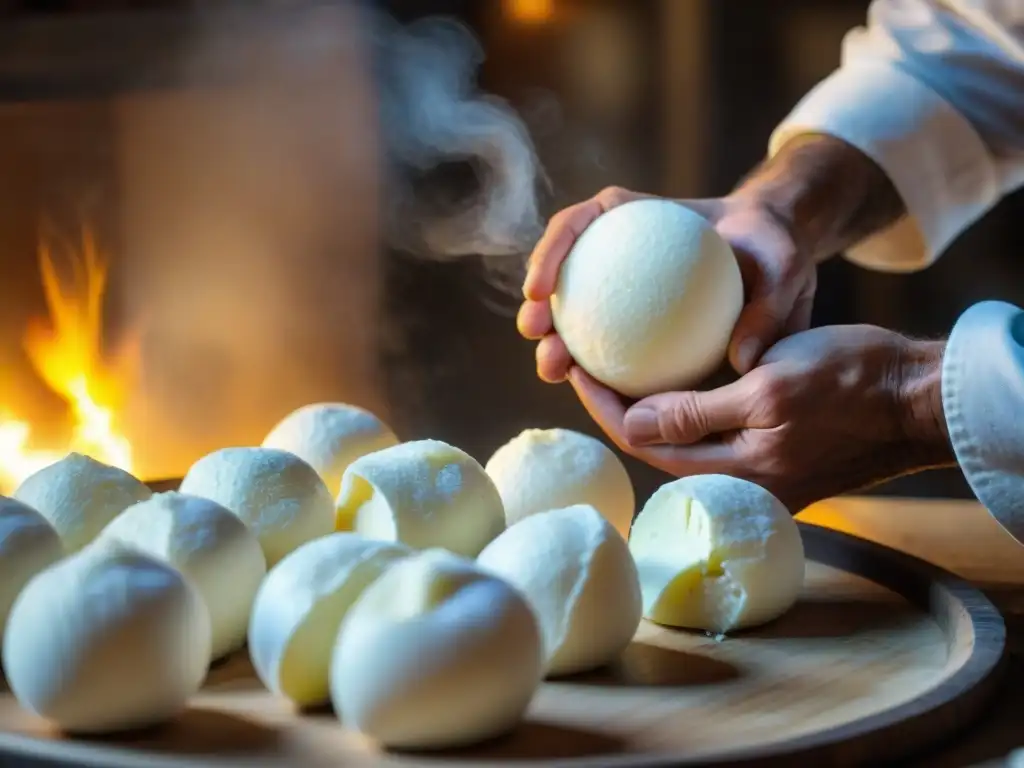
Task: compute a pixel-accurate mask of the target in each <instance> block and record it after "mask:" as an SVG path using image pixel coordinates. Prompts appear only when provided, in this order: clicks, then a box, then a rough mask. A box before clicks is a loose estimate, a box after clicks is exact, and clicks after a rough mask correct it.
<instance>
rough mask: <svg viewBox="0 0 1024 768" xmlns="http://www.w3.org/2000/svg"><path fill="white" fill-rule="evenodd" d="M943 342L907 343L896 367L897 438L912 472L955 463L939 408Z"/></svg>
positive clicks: (943, 413)
mask: <svg viewBox="0 0 1024 768" xmlns="http://www.w3.org/2000/svg"><path fill="white" fill-rule="evenodd" d="M945 350H946V342H944V341H915V340H910V339H908V340H907V341H906V343H905V345H904V347H903V349H901V350H900V352H899V359H898V363H897V407H898V412H899V415H900V422H901V424H900V434H901V438H902V440H903V442H904V443H905V445H906V447H907V448H908V449H909V451H910V456H912V457H914V461H915V463H916V464H917V466H916V467H915V468H917V469H926V468H930V467H940V466H949V465H951V464H954V463H955V462H956V459H955V455H954V453H953V447H952V444H951V443H950V440H949V428H948V426H947V424H946V416H945V411H944V410H943V406H942V358H943V355H944V354H945Z"/></svg>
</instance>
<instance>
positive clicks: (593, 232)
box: [551, 200, 743, 398]
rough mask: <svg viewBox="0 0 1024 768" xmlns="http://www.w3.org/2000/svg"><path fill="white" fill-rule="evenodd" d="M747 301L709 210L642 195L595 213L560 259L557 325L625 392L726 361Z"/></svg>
mask: <svg viewBox="0 0 1024 768" xmlns="http://www.w3.org/2000/svg"><path fill="white" fill-rule="evenodd" d="M742 308H743V280H742V278H741V276H740V270H739V266H738V264H737V263H736V257H735V255H734V254H733V252H732V249H731V248H730V247H729V244H728V243H726V242H725V240H723V239H722V238H721V237H720V236H719V235H718V233H717V232H716V231H715V229H714V227H712V226H711V224H710V223H708V221H707V220H705V219H704V218H703V217H701V216H699V215H697V214H696V213H694V212H693V211H691V210H689V209H688V208H685V207H683V206H682V205H680V204H679V203H676V202H674V201H671V200H637V201H634V202H631V203H626V204H625V205H621V206H619V207H617V208H613V209H612V210H610V211H608V212H607V213H605V214H603V215H602V216H600V217H599V218H598V219H597V220H595V221H594V222H593V223H592V224H591V225H590V226H589V227H587V229H586V230H584V232H583V234H582V235H581V236H580V237H579V239H578V240H577V241H576V243H575V245H574V246H573V248H572V250H571V251H570V252H569V255H568V257H567V258H566V260H565V262H564V263H563V264H562V267H561V271H560V273H559V278H558V284H557V286H556V289H555V293H554V295H553V296H552V297H551V310H552V318H553V321H554V327H555V329H556V330H557V331H558V335H559V336H561V338H562V340H563V341H564V342H565V345H566V347H567V348H568V350H569V353H570V354H571V355H572V357H573V359H574V360H575V361H576V362H577V363H579V365H580V366H581V367H582V368H583V369H584V370H585V371H587V372H588V373H590V375H591V376H593V377H594V378H595V379H597V380H598V381H601V382H603V383H604V384H606V385H607V386H609V387H611V388H612V389H614V390H617V391H618V392H620V393H622V394H623V395H627V396H629V397H634V398H641V397H646V396H647V395H652V394H656V393H658V392H670V391H673V390H678V389H685V388H687V387H691V386H693V385H695V384H698V383H700V381H701V380H702V379H704V378H705V377H707V376H708V375H710V374H711V373H713V372H714V371H715V370H716V369H717V368H718V366H719V365H720V364H721V363H722V361H723V360H724V359H725V355H726V351H727V347H728V344H729V338H730V337H731V335H732V331H733V326H735V324H736V320H737V319H738V318H739V314H740V310H741V309H742Z"/></svg>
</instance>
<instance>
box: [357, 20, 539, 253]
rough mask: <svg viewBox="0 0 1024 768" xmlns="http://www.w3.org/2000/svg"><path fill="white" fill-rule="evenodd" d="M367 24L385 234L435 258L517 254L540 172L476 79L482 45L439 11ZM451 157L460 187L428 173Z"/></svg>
mask: <svg viewBox="0 0 1024 768" xmlns="http://www.w3.org/2000/svg"><path fill="white" fill-rule="evenodd" d="M376 27H377V38H376V39H377V45H376V46H375V56H376V64H377V71H378V73H379V78H378V79H379V89H380V90H379V93H380V96H379V98H380V110H381V130H382V132H383V136H384V140H385V147H386V150H387V163H388V166H389V171H390V175H389V189H388V195H389V199H388V203H387V206H386V216H387V230H386V236H387V238H388V241H389V244H390V245H392V246H393V247H396V248H399V249H402V250H407V251H411V252H413V253H417V254H421V255H426V256H432V257H436V258H442V259H450V258H458V257H462V256H466V255H472V254H479V255H481V256H484V257H502V256H510V255H518V254H524V253H525V252H527V251H528V250H529V249H530V248H531V247H532V245H533V243H534V242H535V241H536V240H537V238H538V237H539V236H540V234H541V231H542V222H541V218H540V214H539V211H538V200H537V197H538V188H539V185H540V184H541V183H543V181H544V179H543V174H542V172H541V170H540V166H539V164H538V162H537V157H536V155H535V153H534V148H533V144H532V142H531V141H530V137H529V134H528V132H527V130H526V127H525V125H524V124H523V123H522V121H521V120H520V119H519V117H518V116H517V115H516V114H515V112H514V111H513V110H512V109H511V108H510V107H509V106H508V105H507V104H506V103H505V102H503V101H502V100H500V99H497V98H495V97H493V96H490V95H487V94H484V93H481V92H480V91H479V90H478V88H477V85H476V77H477V71H478V69H479V67H480V65H481V63H482V62H483V59H484V56H483V49H482V48H481V47H480V45H479V43H478V42H477V40H476V39H475V38H474V37H473V35H472V33H471V32H470V31H469V30H468V29H466V27H465V26H463V25H461V24H459V23H457V22H455V21H452V20H448V19H436V18H434V19H427V20H424V21H419V22H416V23H414V24H412V25H409V26H406V27H402V26H400V25H398V24H396V23H394V22H392V21H391V20H389V19H386V18H384V17H382V16H378V17H377V22H376ZM453 163H458V164H461V165H462V170H463V172H465V171H466V170H467V169H468V170H469V171H470V172H471V175H472V177H473V178H472V183H471V184H470V187H471V188H470V189H469V190H468V191H467V190H465V189H461V190H460V189H458V186H459V185H458V184H457V183H456V182H452V181H450V180H449V181H448V183H447V185H446V184H445V183H444V182H443V181H439V180H438V179H437V176H436V174H437V172H438V171H439V169H443V168H446V167H450V166H451V164H453ZM432 174H435V175H432ZM452 175H455V172H454V170H451V173H450V176H452ZM449 178H450V177H449ZM452 186H455V187H456V189H455V190H452V189H451V187H452ZM490 263H491V264H500V262H497V261H495V260H494V259H493V258H492V259H491V260H490Z"/></svg>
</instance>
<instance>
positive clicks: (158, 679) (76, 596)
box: [3, 541, 210, 733]
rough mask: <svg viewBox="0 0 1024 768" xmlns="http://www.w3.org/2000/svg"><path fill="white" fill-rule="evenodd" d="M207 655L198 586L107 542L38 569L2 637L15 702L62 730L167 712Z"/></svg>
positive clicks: (179, 702)
mask: <svg viewBox="0 0 1024 768" xmlns="http://www.w3.org/2000/svg"><path fill="white" fill-rule="evenodd" d="M209 661H210V614H209V611H208V610H207V608H206V604H205V603H204V602H203V598H202V596H201V595H200V594H199V591H198V590H197V589H196V588H195V587H194V586H193V585H192V584H191V582H190V581H189V580H188V579H187V578H186V577H185V576H184V575H183V574H182V573H181V572H180V571H178V570H177V569H175V568H174V567H173V566H171V565H170V564H168V563H165V562H163V561H162V560H159V559H157V558H155V557H151V556H150V555H147V554H144V553H142V552H139V551H137V550H133V549H131V548H128V547H126V546H125V545H123V544H121V543H120V542H114V541H108V542H96V543H94V544H93V545H91V546H88V547H86V548H85V549H83V550H81V551H80V552H78V553H77V554H75V555H72V556H70V557H68V558H66V559H64V560H62V561H60V562H58V563H57V564H56V565H54V566H51V567H50V568H48V569H47V570H44V571H42V572H41V573H39V574H38V575H36V576H35V577H34V578H33V579H32V580H31V581H30V582H29V583H28V585H27V586H26V587H25V589H24V590H23V591H22V592H21V594H20V595H19V596H18V599H17V600H16V601H15V603H14V608H13V609H12V610H11V614H10V618H9V619H8V623H7V630H6V632H5V633H4V641H3V664H4V671H5V672H6V675H7V682H8V683H9V685H10V687H11V691H12V692H13V694H14V696H15V698H16V699H17V701H18V703H19V704H20V705H21V706H22V707H23V708H24V709H26V710H28V711H30V712H32V713H33V714H36V715H38V716H40V717H43V718H45V719H47V720H49V721H51V722H53V723H54V724H56V725H57V726H58V727H59V728H61V729H62V730H64V731H66V732H69V733H110V732H115V731H121V730H127V729H132V728H140V727H144V726H149V725H154V724H157V723H160V722H163V721H166V720H168V719H170V718H172V717H174V716H175V715H177V714H178V713H179V712H180V711H182V710H183V709H184V708H185V706H186V703H187V701H188V699H189V697H190V696H192V695H193V694H194V693H196V692H197V691H198V690H199V687H200V686H201V685H202V682H203V680H204V679H205V677H206V670H207V667H208V664H209Z"/></svg>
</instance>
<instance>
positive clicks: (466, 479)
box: [337, 440, 505, 557]
mask: <svg viewBox="0 0 1024 768" xmlns="http://www.w3.org/2000/svg"><path fill="white" fill-rule="evenodd" d="M337 528H338V530H355V531H356V532H357V533H359V534H362V535H363V536H366V537H367V538H370V539H381V540H384V541H401V542H403V543H404V544H408V545H409V546H410V547H413V548H415V549H429V548H431V547H442V548H443V549H447V550H450V551H451V552H454V553H456V554H459V555H465V556H466V557H476V556H477V555H478V554H480V551H481V550H482V549H483V548H484V547H486V546H487V545H488V544H489V543H490V542H491V541H493V540H494V538H495V537H496V536H497V535H498V534H499V533H501V532H502V531H503V530H505V510H504V508H503V507H502V504H501V496H500V495H499V494H498V490H497V488H495V487H494V483H493V482H492V481H491V478H490V477H488V476H487V473H486V472H484V468H483V467H481V466H480V464H479V463H478V462H477V460H476V459H474V458H473V457H472V456H470V455H469V454H468V453H466V452H465V451H462V450H459V449H458V448H456V447H454V446H451V445H448V444H447V443H442V442H441V441H440V440H416V441H414V442H410V443H402V444H400V445H396V446H394V447H392V448H385V449H384V450H383V451H377V452H376V453H371V454H369V455H367V456H363V457H362V458H361V459H357V460H356V461H354V462H352V464H350V465H349V468H348V469H347V470H345V476H344V479H343V480H342V482H341V493H340V495H339V496H338V509H337Z"/></svg>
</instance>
